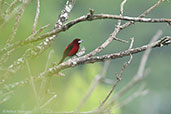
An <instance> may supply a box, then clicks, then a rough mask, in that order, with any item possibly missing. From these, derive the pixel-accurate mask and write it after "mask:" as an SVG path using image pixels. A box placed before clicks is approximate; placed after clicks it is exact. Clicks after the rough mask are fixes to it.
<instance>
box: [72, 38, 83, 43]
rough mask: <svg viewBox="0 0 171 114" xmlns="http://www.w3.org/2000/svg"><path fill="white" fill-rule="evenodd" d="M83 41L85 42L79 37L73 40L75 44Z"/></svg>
mask: <svg viewBox="0 0 171 114" xmlns="http://www.w3.org/2000/svg"><path fill="white" fill-rule="evenodd" d="M81 42H83V40H81V39H78V38H77V39H74V40H73V43H74V44H80V43H81Z"/></svg>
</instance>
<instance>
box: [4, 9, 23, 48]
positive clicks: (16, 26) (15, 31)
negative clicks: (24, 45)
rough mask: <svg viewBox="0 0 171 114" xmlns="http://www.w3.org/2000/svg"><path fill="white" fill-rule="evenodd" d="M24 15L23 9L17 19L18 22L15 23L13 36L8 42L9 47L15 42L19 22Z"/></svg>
mask: <svg viewBox="0 0 171 114" xmlns="http://www.w3.org/2000/svg"><path fill="white" fill-rule="evenodd" d="M23 14H24V9H22V10H21V11H20V12H18V15H17V17H16V22H15V24H14V27H13V31H12V34H11V36H10V38H9V39H8V40H7V45H10V44H11V43H12V41H13V39H14V37H15V35H16V33H17V29H18V26H19V22H20V20H21V17H22V15H23Z"/></svg>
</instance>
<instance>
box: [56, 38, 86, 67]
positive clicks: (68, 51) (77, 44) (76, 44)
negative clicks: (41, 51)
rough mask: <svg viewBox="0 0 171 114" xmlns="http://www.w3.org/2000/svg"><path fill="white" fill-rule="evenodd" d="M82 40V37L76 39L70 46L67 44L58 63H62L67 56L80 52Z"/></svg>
mask: <svg viewBox="0 0 171 114" xmlns="http://www.w3.org/2000/svg"><path fill="white" fill-rule="evenodd" d="M82 41H83V40H80V39H74V40H73V41H72V42H71V43H70V44H69V45H68V46H66V47H65V50H64V53H63V57H62V59H61V60H60V62H59V63H58V65H59V64H60V63H62V62H63V61H64V59H65V58H66V57H68V56H70V57H71V56H73V55H75V54H76V53H77V52H78V50H79V48H80V43H81V42H82Z"/></svg>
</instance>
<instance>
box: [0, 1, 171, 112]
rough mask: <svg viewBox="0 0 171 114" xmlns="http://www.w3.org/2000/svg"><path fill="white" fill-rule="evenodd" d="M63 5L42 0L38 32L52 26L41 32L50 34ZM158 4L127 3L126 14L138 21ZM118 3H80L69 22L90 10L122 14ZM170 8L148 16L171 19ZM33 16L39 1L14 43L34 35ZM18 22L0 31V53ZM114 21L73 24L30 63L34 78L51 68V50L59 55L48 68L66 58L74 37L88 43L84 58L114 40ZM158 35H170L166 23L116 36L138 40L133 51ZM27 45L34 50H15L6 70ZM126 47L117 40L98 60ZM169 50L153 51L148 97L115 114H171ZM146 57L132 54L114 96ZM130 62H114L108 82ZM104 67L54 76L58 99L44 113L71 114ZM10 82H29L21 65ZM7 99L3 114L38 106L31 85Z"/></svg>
mask: <svg viewBox="0 0 171 114" xmlns="http://www.w3.org/2000/svg"><path fill="white" fill-rule="evenodd" d="M6 2H9V3H10V2H11V0H6ZM65 2H66V0H42V1H41V8H40V11H41V12H40V18H39V22H38V26H37V28H39V27H41V26H44V25H46V24H50V27H49V28H48V30H45V31H43V32H44V33H45V32H47V31H50V30H51V29H52V28H53V26H54V24H55V22H56V19H57V17H58V15H59V14H60V11H61V10H62V9H63V8H64V5H65ZM156 2H157V0H151V1H138V0H128V1H127V3H126V4H125V7H124V15H128V16H138V15H140V14H141V13H142V12H144V11H145V10H146V9H148V8H149V7H151V6H152V5H153V4H154V3H156ZM120 3H121V1H120V0H77V1H76V4H75V7H74V9H73V10H72V12H71V13H70V18H69V21H70V20H72V19H75V18H77V17H79V16H82V15H85V14H87V13H88V12H89V8H92V9H94V10H95V13H108V14H119V7H120ZM170 8H171V3H170V2H163V3H162V4H161V5H160V6H159V7H157V8H156V9H154V10H153V11H152V12H151V13H150V14H149V15H148V16H147V17H152V18H164V17H167V18H171V13H170ZM35 12H36V0H34V1H32V2H31V4H30V5H29V6H27V8H26V9H25V12H24V15H23V17H22V19H21V22H20V25H19V28H18V30H17V34H16V37H15V38H14V41H17V40H24V39H25V38H27V37H28V36H29V35H30V34H31V33H32V26H33V21H34V16H35ZM14 22H15V18H13V19H12V20H11V21H10V22H9V23H8V24H7V25H5V26H4V27H3V29H1V30H0V39H1V41H0V48H2V47H4V46H5V42H6V40H7V39H8V38H9V36H10V34H11V32H12V28H13V25H14ZM116 22H117V20H96V21H92V22H83V23H79V24H77V25H74V26H73V27H72V28H70V29H69V30H67V31H66V32H63V33H60V34H59V35H58V38H57V39H56V41H55V43H54V44H53V46H51V48H49V49H48V50H47V51H45V52H44V53H43V54H42V55H40V56H38V57H36V58H34V59H33V60H31V61H29V64H30V69H31V72H32V75H33V76H36V75H37V74H39V73H40V72H43V71H44V69H45V66H46V64H47V58H48V55H49V52H50V51H51V50H54V51H55V52H54V53H53V54H52V56H51V59H50V60H49V63H50V64H49V65H48V66H51V65H52V64H51V63H53V62H58V61H59V60H60V58H61V56H62V53H63V50H64V48H65V46H66V45H67V44H68V43H69V42H71V41H72V40H73V39H74V38H77V37H78V38H80V39H83V40H84V42H83V44H81V45H82V46H84V47H85V48H86V50H87V52H86V53H88V52H90V51H92V50H93V49H95V48H96V47H97V46H99V45H100V44H102V43H103V42H104V41H105V40H106V39H107V38H108V37H109V36H110V34H111V33H112V32H113V30H114V27H115V24H116ZM124 22H125V21H123V23H124ZM158 30H162V31H163V36H166V35H170V34H171V28H170V26H168V25H167V24H163V23H159V24H157V23H136V24H135V25H133V26H130V27H128V28H126V29H124V30H122V31H121V32H120V33H119V34H118V35H117V37H118V38H121V39H124V40H128V41H129V39H130V38H131V37H134V38H135V43H134V46H133V47H137V46H141V45H144V44H147V43H148V42H149V41H150V40H151V38H152V37H153V36H154V35H155V33H156V32H157V31H158ZM38 43H39V42H36V43H34V45H36V44H38ZM29 46H30V45H28V46H25V47H23V48H21V49H19V50H17V51H15V53H13V55H12V56H10V58H9V60H8V62H7V63H6V64H5V65H4V67H8V66H9V65H10V64H11V62H12V61H14V60H16V59H18V58H19V57H20V56H22V55H23V53H24V52H25V50H26V49H27V48H28V47H29ZM128 47H129V45H125V44H123V43H120V42H116V41H113V42H112V43H111V44H110V45H109V46H108V47H107V48H106V49H104V50H103V51H102V52H101V53H99V55H102V54H108V53H114V52H119V51H123V50H125V49H127V48H128ZM170 50H171V47H170V46H167V47H163V48H160V49H153V50H152V53H151V55H150V57H149V60H148V62H147V67H146V68H148V69H150V72H149V74H148V75H149V76H148V77H147V78H145V80H144V81H143V83H145V84H146V87H147V88H148V89H150V94H148V95H147V96H144V97H140V98H137V99H135V100H134V101H133V102H131V103H130V104H128V105H126V107H123V108H122V109H121V111H120V110H114V111H116V114H119V113H123V114H127V113H131V114H137V113H138V114H144V113H149V114H170V113H171V110H170V107H171V100H170V99H171V97H170V94H171V90H170V87H171V83H170V81H169V80H171V77H170V74H171V51H170ZM142 54H143V53H138V54H136V55H133V61H132V63H131V64H130V65H129V66H128V67H127V69H126V71H125V72H124V75H123V80H122V81H121V82H120V83H119V85H118V86H117V88H116V91H118V90H120V88H122V87H124V85H126V84H127V83H128V82H129V80H130V79H131V78H132V77H133V76H134V75H135V74H136V71H137V69H138V66H139V62H140V59H141V56H142ZM128 59H129V58H128V57H124V58H122V59H117V60H112V61H111V64H110V67H109V69H108V71H107V74H106V77H107V78H108V79H111V80H115V79H116V78H115V72H120V70H121V68H122V65H123V63H124V62H125V61H127V60H128ZM102 67H103V63H96V64H91V65H80V66H78V67H75V68H70V69H66V70H64V71H62V72H63V73H65V77H53V78H52V80H51V83H50V86H49V89H50V90H51V91H54V92H55V93H56V94H57V97H56V99H55V100H53V101H52V102H50V103H49V104H48V105H47V106H46V107H45V110H43V111H46V110H53V111H57V112H58V111H73V110H74V109H75V108H76V107H77V106H78V104H79V103H80V101H81V100H82V98H83V97H84V96H85V95H86V93H87V91H88V89H89V87H90V86H91V83H92V82H93V80H94V77H95V76H96V75H97V74H99V73H100V72H101V70H102ZM10 77H11V78H9V80H8V82H7V84H11V83H15V82H18V81H21V80H25V79H26V78H29V73H28V69H27V66H26V65H25V66H23V69H21V70H20V71H18V72H17V73H16V74H15V75H12V76H10ZM35 84H36V89H37V91H38V90H39V87H40V82H36V83H35ZM111 87H112V85H108V84H105V83H100V84H99V85H98V86H97V88H96V89H95V91H94V92H93V93H92V95H91V97H90V99H89V100H88V101H87V102H86V104H85V105H84V106H83V107H82V108H81V111H89V110H93V109H95V108H96V107H97V106H98V105H99V104H100V102H101V101H102V100H103V99H104V98H105V96H106V95H107V93H108V92H109V91H110V89H111ZM137 88H138V86H135V88H134V89H137ZM7 96H8V99H7V101H5V102H4V103H2V104H1V105H0V113H5V112H3V111H5V110H26V111H27V110H28V111H29V110H33V108H34V106H35V104H36V99H35V96H34V94H33V89H32V86H31V85H30V84H26V85H24V86H19V87H17V88H15V89H11V90H10V93H8V94H7ZM128 96H130V93H129V94H126V95H125V98H127V97H128ZM4 97H5V96H4V95H3V94H1V96H0V99H2V98H4ZM51 97H52V95H48V96H46V97H45V100H44V103H45V102H46V100H48V99H50V98H51ZM42 104H43V103H42ZM42 104H41V105H42ZM1 111H2V112H1Z"/></svg>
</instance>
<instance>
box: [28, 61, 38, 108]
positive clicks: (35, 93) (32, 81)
mask: <svg viewBox="0 0 171 114" xmlns="http://www.w3.org/2000/svg"><path fill="white" fill-rule="evenodd" d="M26 65H27V69H28V72H29V76H30V82H31V86H32V88H33V93H34V96H35V99H36V104H37V106H36V109H37V108H39V105H40V103H39V97H38V94H37V90H36V86H35V84H34V80H33V76H32V73H31V69H30V65H29V63H28V61H27V60H26Z"/></svg>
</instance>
